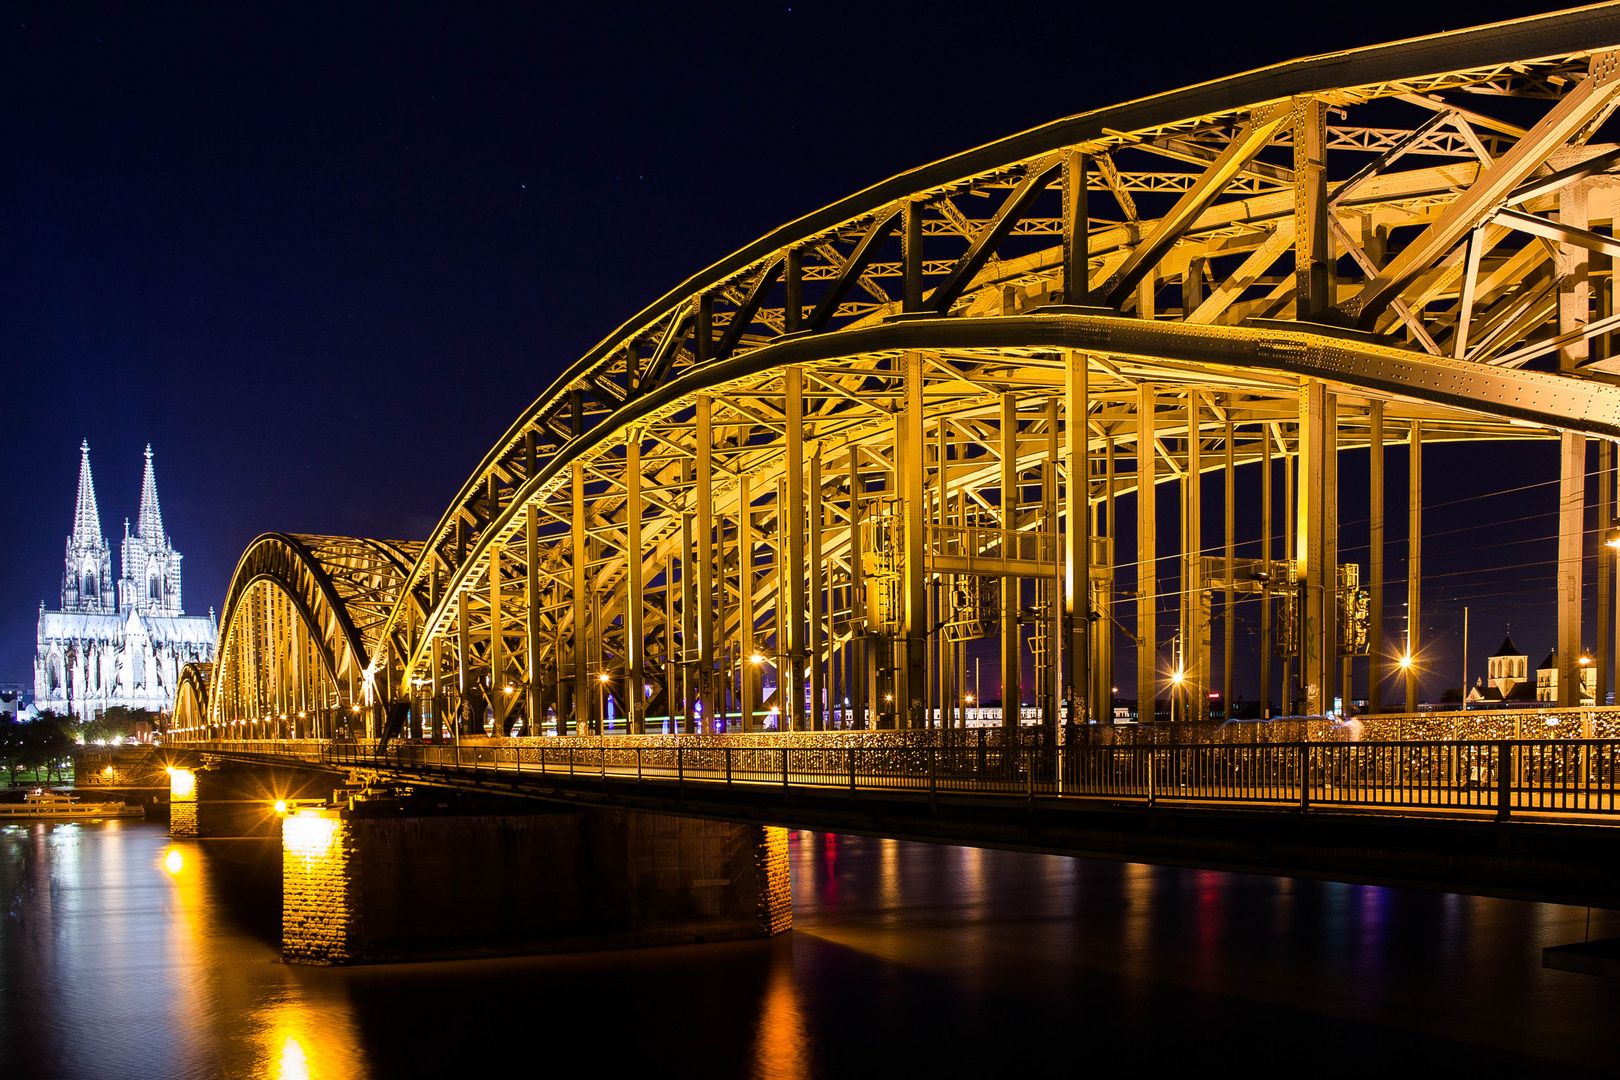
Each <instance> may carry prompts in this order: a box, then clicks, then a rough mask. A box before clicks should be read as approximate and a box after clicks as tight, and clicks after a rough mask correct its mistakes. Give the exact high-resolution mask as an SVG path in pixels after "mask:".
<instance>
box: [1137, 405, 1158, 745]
mask: <svg viewBox="0 0 1620 1080" xmlns="http://www.w3.org/2000/svg"><path fill="white" fill-rule="evenodd" d="M1155 396H1156V392H1155V390H1154V388H1153V386H1152V385H1151V384H1149V383H1142V384H1141V385H1140V386H1138V387H1137V391H1136V709H1137V718H1138V719H1139V720H1141V721H1142V722H1143V723H1149V722H1151V721H1152V719H1153V709H1154V701H1155V698H1156V697H1157V695H1158V689H1159V688H1158V675H1159V673H1158V654H1159V631H1158V602H1159V598H1158V571H1157V564H1156V559H1157V549H1158V545H1159V537H1158V510H1157V507H1156V506H1155V505H1154V490H1155V485H1156V482H1157V477H1158V468H1159V462H1158V450H1157V448H1156V447H1155V446H1154V445H1153V441H1154V432H1153V422H1154V415H1153V407H1154V401H1155Z"/></svg>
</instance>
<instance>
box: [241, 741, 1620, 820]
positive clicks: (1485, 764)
mask: <svg viewBox="0 0 1620 1080" xmlns="http://www.w3.org/2000/svg"><path fill="white" fill-rule="evenodd" d="M209 747H210V748H211V749H214V750H217V751H220V752H226V753H230V752H235V753H243V754H254V755H276V756H284V757H297V758H302V759H304V760H308V761H317V760H318V761H320V762H322V763H323V764H327V765H332V766H338V767H353V768H375V769H388V770H400V771H405V772H409V773H417V774H421V775H424V776H433V775H440V776H444V777H447V778H448V777H449V776H453V775H461V776H463V777H465V776H468V775H471V776H473V777H475V778H476V777H482V776H484V775H486V774H487V775H488V776H490V777H493V778H499V779H501V780H502V781H504V782H515V781H520V780H522V779H523V778H524V777H526V776H528V775H531V774H532V775H535V776H536V777H545V778H565V777H567V778H573V779H575V780H579V781H589V780H591V779H593V778H594V779H597V780H600V781H602V782H604V783H605V782H607V781H610V780H611V781H614V782H625V781H629V782H636V783H656V782H662V783H668V782H670V781H673V782H675V783H676V784H678V785H687V784H692V785H728V786H733V787H735V786H753V787H765V786H769V787H777V788H783V787H785V788H788V789H794V788H804V789H843V790H847V791H848V792H850V793H851V794H856V793H859V792H882V791H910V792H921V791H926V792H929V793H930V794H947V795H983V796H1002V797H1024V798H1031V799H1032V798H1036V797H1041V798H1060V799H1067V798H1086V799H1107V800H1115V801H1145V802H1147V803H1149V804H1152V803H1156V802H1177V803H1194V804H1211V803H1213V804H1248V805H1256V806H1282V805H1286V806H1290V807H1298V808H1300V809H1310V808H1312V807H1322V808H1327V807H1338V808H1356V807H1364V808H1380V809H1415V810H1424V811H1436V812H1463V813H1478V814H1489V813H1492V812H1494V813H1495V814H1496V815H1497V816H1504V817H1505V816H1507V815H1509V814H1512V813H1515V812H1532V813H1553V814H1563V815H1571V814H1601V815H1613V814H1620V740H1606V739H1589V740H1571V739H1550V740H1543V741H1518V742H1508V741H1497V742H1488V741H1474V742H1452V741H1445V742H1429V743H1411V742H1399V743H1365V742H1363V743H1293V744H1258V745H1223V744H1213V745H1212V744H1193V745H1177V746H1087V745H1070V746H1064V747H1046V746H1038V745H1022V744H1016V743H1014V744H1009V745H1004V746H1003V745H994V744H985V745H974V744H966V745H956V746H943V747H942V746H928V745H894V746H858V747H848V746H682V745H678V744H677V745H671V746H636V745H623V744H615V745H604V744H601V743H589V742H576V741H574V740H536V741H534V742H533V743H527V744H521V745H463V746H447V745H418V744H396V745H393V746H390V747H388V748H387V749H386V751H379V749H378V747H377V745H376V744H375V743H369V742H365V743H320V742H313V741H309V740H303V741H262V740H261V741H247V742H231V743H224V742H219V743H212V744H209Z"/></svg>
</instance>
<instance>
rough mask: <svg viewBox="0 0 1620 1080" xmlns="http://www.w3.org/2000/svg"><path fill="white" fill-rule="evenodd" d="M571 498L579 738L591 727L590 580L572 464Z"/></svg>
mask: <svg viewBox="0 0 1620 1080" xmlns="http://www.w3.org/2000/svg"><path fill="white" fill-rule="evenodd" d="M573 499H574V507H573V511H574V514H573V516H574V520H573V521H572V522H570V526H571V529H570V533H571V536H570V539H571V541H572V559H573V567H572V569H573V574H572V577H573V594H572V597H571V601H572V604H573V608H574V645H573V654H574V700H573V701H572V702H571V703H570V704H571V705H572V706H573V708H572V710H571V711H572V712H573V714H574V732H575V734H578V735H583V734H585V733H586V732H588V731H590V730H591V728H592V725H591V696H592V695H591V688H590V683H589V681H588V677H587V675H586V672H585V658H586V646H587V644H588V642H589V641H590V633H591V631H590V627H589V626H587V625H586V624H587V622H589V620H590V610H591V606H590V601H589V598H588V597H589V593H590V581H589V578H588V576H587V575H588V572H589V567H588V566H587V560H588V559H589V549H588V543H589V541H588V540H587V539H586V534H585V466H584V465H583V464H581V463H580V462H577V461H576V462H575V463H574V466H573Z"/></svg>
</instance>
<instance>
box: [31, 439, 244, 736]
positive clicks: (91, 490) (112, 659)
mask: <svg viewBox="0 0 1620 1080" xmlns="http://www.w3.org/2000/svg"><path fill="white" fill-rule="evenodd" d="M79 455H80V457H79V496H78V502H77V504H76V505H75V507H74V510H73V531H72V532H71V533H70V534H69V535H68V540H67V558H66V567H65V569H64V571H63V573H62V607H61V610H59V611H46V610H45V605H44V604H43V603H41V604H40V610H39V647H38V652H37V653H36V655H35V659H34V704H35V706H36V707H37V708H39V709H40V710H41V711H43V710H45V709H52V710H55V711H56V712H59V713H67V714H71V715H73V716H75V717H78V718H80V719H82V720H89V719H92V718H93V717H95V716H97V715H99V714H101V713H102V712H104V711H105V710H106V709H108V708H110V707H112V706H115V705H122V706H125V707H126V708H131V709H150V710H152V711H153V712H163V711H168V710H169V709H171V708H172V707H173V705H174V694H175V687H176V685H177V684H178V682H179V679H180V671H181V669H183V668H184V667H185V666H186V664H188V663H190V662H192V661H209V660H212V659H213V657H214V637H215V630H214V613H213V611H212V610H210V611H209V613H208V615H207V616H206V617H205V616H201V615H189V616H188V615H187V614H186V613H185V611H184V610H183V609H182V608H181V606H180V553H179V552H178V551H176V550H175V549H174V545H173V543H171V542H170V539H169V537H168V536H166V535H165V534H164V532H163V514H162V512H161V511H160V510H159V509H158V496H157V476H156V474H155V473H154V472H153V471H152V448H151V446H147V448H146V473H145V475H144V476H143V477H142V479H141V508H140V513H139V515H138V516H137V517H136V519H135V531H134V532H133V533H131V532H130V528H129V519H127V518H126V519H125V520H124V542H123V545H122V550H121V551H120V552H119V569H120V570H121V571H122V573H121V575H120V576H119V577H118V578H117V579H114V577H113V572H112V546H111V545H110V544H108V543H107V538H106V537H105V536H103V535H102V533H101V513H100V511H99V510H98V509H97V507H96V487H95V482H94V481H93V480H92V479H91V476H90V444H89V443H88V442H85V443H83V444H82V445H81V446H80V447H79Z"/></svg>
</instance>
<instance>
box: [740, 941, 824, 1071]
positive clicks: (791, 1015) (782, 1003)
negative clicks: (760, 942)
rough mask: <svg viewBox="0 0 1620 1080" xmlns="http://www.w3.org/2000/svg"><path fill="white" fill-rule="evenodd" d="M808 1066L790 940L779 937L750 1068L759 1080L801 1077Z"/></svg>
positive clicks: (809, 1063)
mask: <svg viewBox="0 0 1620 1080" xmlns="http://www.w3.org/2000/svg"><path fill="white" fill-rule="evenodd" d="M810 1066H811V1061H810V1036H809V1032H808V1031H807V1030H806V1029H805V1024H804V1012H803V1010H802V1009H801V1008H800V1006H799V988H798V986H797V985H796V984H795V983H794V981H793V944H792V942H791V941H781V942H779V944H778V945H777V952H776V958H775V960H774V962H773V963H772V964H771V973H770V976H769V980H768V982H767V983H766V986H765V996H764V997H763V999H761V1002H760V1009H759V1031H758V1032H757V1033H756V1034H755V1036H754V1070H753V1072H754V1075H755V1076H756V1077H760V1078H762V1080H803V1078H804V1077H807V1076H809V1075H810V1072H811V1068H810Z"/></svg>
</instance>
